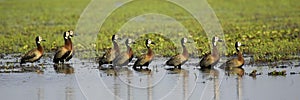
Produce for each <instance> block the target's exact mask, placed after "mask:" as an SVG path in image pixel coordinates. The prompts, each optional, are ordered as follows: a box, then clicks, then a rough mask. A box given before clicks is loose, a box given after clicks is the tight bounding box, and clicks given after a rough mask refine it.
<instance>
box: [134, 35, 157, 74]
mask: <svg viewBox="0 0 300 100" xmlns="http://www.w3.org/2000/svg"><path fill="white" fill-rule="evenodd" d="M145 44H146V47H147V49H148V52H147V54H143V55H142V56H140V57H138V59H137V61H136V62H135V63H134V65H133V68H136V67H137V66H140V68H142V67H143V66H147V67H148V65H149V64H150V63H151V61H152V59H153V57H154V52H153V51H152V49H151V48H150V44H155V43H153V42H152V41H151V40H150V39H147V40H146V42H145Z"/></svg>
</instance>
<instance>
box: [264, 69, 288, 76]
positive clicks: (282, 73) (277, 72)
mask: <svg viewBox="0 0 300 100" xmlns="http://www.w3.org/2000/svg"><path fill="white" fill-rule="evenodd" d="M268 75H269V76H286V70H282V71H276V70H274V71H272V72H269V73H268Z"/></svg>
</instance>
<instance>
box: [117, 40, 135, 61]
mask: <svg viewBox="0 0 300 100" xmlns="http://www.w3.org/2000/svg"><path fill="white" fill-rule="evenodd" d="M131 43H134V42H133V41H132V40H131V39H126V41H125V45H126V47H127V50H126V51H124V52H122V53H121V54H119V55H118V56H117V57H116V59H114V61H113V65H114V66H126V65H128V63H129V62H130V61H131V60H132V58H133V51H132V49H131V47H130V44H131Z"/></svg>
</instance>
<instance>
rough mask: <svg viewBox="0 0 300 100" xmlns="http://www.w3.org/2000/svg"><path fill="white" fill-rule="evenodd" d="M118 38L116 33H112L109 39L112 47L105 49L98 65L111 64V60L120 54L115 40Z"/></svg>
mask: <svg viewBox="0 0 300 100" xmlns="http://www.w3.org/2000/svg"><path fill="white" fill-rule="evenodd" d="M117 39H119V38H118V35H113V36H112V38H111V41H112V43H113V48H110V49H109V50H108V51H106V52H105V53H104V54H103V56H102V57H101V58H100V60H99V65H100V66H101V65H103V64H112V61H113V60H114V59H115V58H116V56H118V55H119V54H120V49H119V45H118V43H117V42H116V41H117Z"/></svg>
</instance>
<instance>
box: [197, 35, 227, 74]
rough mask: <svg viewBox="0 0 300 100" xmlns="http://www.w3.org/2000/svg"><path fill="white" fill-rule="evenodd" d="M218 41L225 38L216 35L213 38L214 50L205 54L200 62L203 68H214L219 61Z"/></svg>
mask: <svg viewBox="0 0 300 100" xmlns="http://www.w3.org/2000/svg"><path fill="white" fill-rule="evenodd" d="M217 42H223V40H221V39H219V38H218V37H216V36H214V37H213V38H212V46H213V49H212V52H210V53H207V54H205V55H204V57H203V58H202V59H201V61H200V62H199V65H200V67H201V69H204V68H212V67H213V66H215V65H216V64H217V63H218V62H219V60H220V55H219V51H218V48H217Z"/></svg>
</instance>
